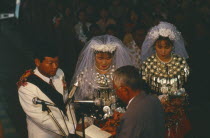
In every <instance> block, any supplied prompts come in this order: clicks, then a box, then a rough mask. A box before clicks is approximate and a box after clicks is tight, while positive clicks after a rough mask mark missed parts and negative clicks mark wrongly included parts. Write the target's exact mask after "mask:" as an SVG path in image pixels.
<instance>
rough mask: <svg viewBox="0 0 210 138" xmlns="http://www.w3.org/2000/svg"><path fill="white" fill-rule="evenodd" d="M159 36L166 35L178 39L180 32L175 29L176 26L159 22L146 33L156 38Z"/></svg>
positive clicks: (171, 38)
mask: <svg viewBox="0 0 210 138" xmlns="http://www.w3.org/2000/svg"><path fill="white" fill-rule="evenodd" d="M159 36H163V37H168V38H169V39H170V40H172V41H174V40H179V39H180V38H181V33H180V32H178V31H177V30H176V27H175V26H174V25H172V24H170V23H167V22H160V24H159V25H157V26H155V27H153V28H152V29H151V30H150V32H149V33H148V37H149V38H151V39H155V40H157V39H158V37H159Z"/></svg>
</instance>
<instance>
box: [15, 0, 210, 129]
mask: <svg viewBox="0 0 210 138" xmlns="http://www.w3.org/2000/svg"><path fill="white" fill-rule="evenodd" d="M209 16H210V1H201V0H147V1H143V0H22V1H21V8H20V18H19V19H18V25H19V29H20V30H21V32H22V34H23V36H24V37H25V39H24V40H27V41H28V43H27V44H28V47H30V49H31V51H36V49H38V48H40V46H41V45H39V44H37V43H36V42H38V41H39V40H42V39H48V40H52V41H54V40H56V42H57V44H56V45H53V46H55V47H57V50H58V52H59V56H60V67H61V68H62V69H63V71H64V73H65V76H66V80H67V84H70V81H71V80H72V77H73V74H74V70H75V67H76V62H77V59H78V57H79V53H80V52H81V50H82V49H83V48H84V47H85V43H87V42H88V41H89V40H91V38H93V37H94V36H99V35H105V34H109V35H113V36H115V37H117V38H119V39H120V40H121V41H122V42H123V43H124V44H125V45H126V46H127V47H128V49H129V50H130V52H131V53H132V54H133V55H134V59H133V60H134V61H135V65H137V67H140V59H139V57H140V53H141V46H142V43H143V41H144V40H145V36H146V35H147V32H148V31H149V29H150V28H151V27H153V26H155V25H157V24H158V23H159V22H160V21H166V22H169V23H172V24H174V25H175V26H176V27H177V29H178V30H179V31H180V32H181V33H182V36H183V38H184V41H185V46H186V50H187V52H188V54H189V57H190V58H189V61H187V62H188V64H189V66H190V69H191V70H190V78H189V81H188V82H189V84H190V85H188V86H189V87H190V88H189V96H190V98H194V103H193V102H191V103H192V104H194V105H196V106H197V103H199V102H200V103H201V102H202V103H204V104H202V103H201V106H202V107H204V109H205V107H207V106H208V104H206V103H209V102H208V95H209V94H208V90H206V88H207V86H208V85H209V83H208V80H207V79H208V78H207V77H206V76H207V73H208V72H209V67H205V66H206V65H208V62H209V61H208V59H209V55H210V50H209V48H208V45H209V43H208V41H209V39H208V38H209V36H210V33H209V30H210V29H209V25H208V24H210V19H209ZM29 45H30V46H29ZM42 46H43V45H42ZM192 63H193V64H192ZM198 65H199V66H198ZM195 72H196V73H195ZM192 78H196V80H202V85H200V84H198V83H196V84H197V85H193V84H194V83H192V80H193V79H192ZM194 80H195V79H194ZM201 90H202V94H201ZM192 91H193V92H192ZM192 95H194V96H192ZM199 100H200V101H199ZM196 111H197V109H194V111H191V112H196ZM204 112H205V111H204ZM191 117H192V116H191ZM193 117H194V118H196V117H197V116H196V114H195V115H194V116H193ZM193 117H192V118H193ZM192 118H190V120H193V119H192ZM193 121H194V122H193ZM193 121H192V126H193V127H194V130H195V129H196V128H199V127H200V126H199V125H197V124H201V123H202V122H199V121H198V122H196V121H195V120H193ZM202 125H203V124H202ZM204 126H205V125H204ZM196 130H197V131H198V129H196ZM199 132H200V131H199ZM199 132H198V133H199ZM202 132H203V130H202Z"/></svg>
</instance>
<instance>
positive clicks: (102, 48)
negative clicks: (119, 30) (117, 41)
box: [91, 44, 117, 53]
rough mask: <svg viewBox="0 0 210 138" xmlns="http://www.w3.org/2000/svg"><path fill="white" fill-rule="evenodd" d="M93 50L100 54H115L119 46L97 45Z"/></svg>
mask: <svg viewBox="0 0 210 138" xmlns="http://www.w3.org/2000/svg"><path fill="white" fill-rule="evenodd" d="M91 48H92V49H94V50H95V51H98V52H109V53H113V52H114V51H115V50H116V48H117V46H116V45H114V44H103V45H99V44H96V45H92V46H91Z"/></svg>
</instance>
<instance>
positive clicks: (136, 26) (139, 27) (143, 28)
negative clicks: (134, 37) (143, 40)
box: [132, 24, 148, 35]
mask: <svg viewBox="0 0 210 138" xmlns="http://www.w3.org/2000/svg"><path fill="white" fill-rule="evenodd" d="M147 29H148V28H147V27H146V26H145V25H143V24H137V25H135V26H134V27H133V28H132V33H135V32H136V31H139V30H142V31H144V33H145V35H146V33H147Z"/></svg>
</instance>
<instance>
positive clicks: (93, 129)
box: [85, 125, 112, 138]
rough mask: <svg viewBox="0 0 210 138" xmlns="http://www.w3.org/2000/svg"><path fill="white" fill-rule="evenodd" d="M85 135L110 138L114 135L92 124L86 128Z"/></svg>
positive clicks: (94, 137) (89, 137)
mask: <svg viewBox="0 0 210 138" xmlns="http://www.w3.org/2000/svg"><path fill="white" fill-rule="evenodd" d="M85 135H86V137H87V138H109V137H111V136H112V135H111V134H110V133H108V132H106V131H103V130H101V129H100V128H99V127H97V126H95V125H91V126H89V127H88V128H86V129H85Z"/></svg>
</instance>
